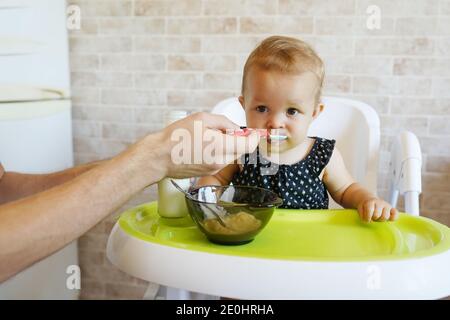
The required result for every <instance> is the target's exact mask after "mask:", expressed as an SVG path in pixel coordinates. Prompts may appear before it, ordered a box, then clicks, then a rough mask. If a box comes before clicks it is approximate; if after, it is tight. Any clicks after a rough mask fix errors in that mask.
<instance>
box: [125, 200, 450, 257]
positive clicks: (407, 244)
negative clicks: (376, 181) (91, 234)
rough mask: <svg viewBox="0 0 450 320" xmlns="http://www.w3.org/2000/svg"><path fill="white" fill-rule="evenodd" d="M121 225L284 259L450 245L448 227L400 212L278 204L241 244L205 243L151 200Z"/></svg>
mask: <svg viewBox="0 0 450 320" xmlns="http://www.w3.org/2000/svg"><path fill="white" fill-rule="evenodd" d="M119 225H120V227H121V228H122V229H123V230H124V231H125V232H126V233H127V234H129V235H130V236H133V237H136V238H138V239H141V240H144V241H148V242H151V243H156V244H162V245H167V246H171V247H175V248H181V249H187V250H196V251H203V252H209V253H216V254H226V255H234V256H245V257H258V258H267V259H284V260H309V261H342V262H345V261H369V260H396V259H410V258H420V257H425V256H430V255H434V254H439V253H443V252H445V251H447V250H449V249H450V229H449V228H448V227H447V226H445V225H443V224H440V223H438V222H435V221H433V220H431V219H427V218H423V217H414V216H410V215H407V214H404V213H401V214H400V217H399V219H398V220H397V221H395V222H371V223H363V222H361V221H360V219H359V216H358V214H357V212H356V210H289V209H277V210H276V211H275V212H274V214H273V217H272V219H271V220H270V221H269V223H268V225H267V226H266V227H265V228H264V229H263V230H262V231H261V233H259V234H258V235H257V236H256V238H255V240H254V241H252V242H251V243H249V244H246V245H241V246H223V245H217V244H213V243H211V242H209V241H208V240H207V239H206V237H205V236H204V235H203V234H202V233H201V232H200V230H199V229H198V228H197V227H196V226H195V225H194V223H193V222H192V220H191V219H190V218H189V217H187V218H183V219H164V218H161V217H159V215H158V213H157V203H156V202H152V203H149V204H144V205H141V206H139V207H136V208H133V209H130V210H128V211H126V212H124V213H123V214H122V215H121V217H120V219H119Z"/></svg>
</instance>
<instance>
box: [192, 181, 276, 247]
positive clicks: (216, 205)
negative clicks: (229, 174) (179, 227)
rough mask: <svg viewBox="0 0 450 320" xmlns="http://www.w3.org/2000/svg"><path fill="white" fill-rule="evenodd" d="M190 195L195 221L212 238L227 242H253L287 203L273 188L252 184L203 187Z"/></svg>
mask: <svg viewBox="0 0 450 320" xmlns="http://www.w3.org/2000/svg"><path fill="white" fill-rule="evenodd" d="M189 194H190V197H188V196H186V204H187V207H188V210H189V214H190V216H191V218H192V220H193V221H194V222H195V223H196V225H197V226H198V228H199V229H200V230H201V231H202V232H203V233H204V234H205V235H206V237H207V238H208V240H210V241H211V242H214V243H218V244H226V245H237V244H245V243H248V242H250V241H252V240H253V239H254V238H255V236H256V235H257V234H258V233H259V232H260V231H261V230H262V229H264V227H265V226H266V224H267V223H268V222H269V220H270V218H271V217H272V214H273V212H274V210H275V208H276V207H278V206H280V205H281V204H282V203H283V201H282V199H281V198H280V197H278V195H277V194H276V193H274V192H273V191H270V190H267V189H263V188H258V187H249V186H203V187H200V188H197V189H194V190H192V191H190V192H189Z"/></svg>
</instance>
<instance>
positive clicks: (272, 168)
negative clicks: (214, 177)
mask: <svg viewBox="0 0 450 320" xmlns="http://www.w3.org/2000/svg"><path fill="white" fill-rule="evenodd" d="M313 138H314V139H315V141H314V144H313V146H312V148H311V150H310V152H309V154H308V155H307V156H306V157H305V158H304V159H303V160H300V161H299V162H297V163H294V164H292V165H285V164H276V163H273V162H270V161H269V160H267V159H265V158H264V157H263V156H262V155H260V153H259V148H257V149H256V150H255V152H253V153H252V154H245V155H243V159H241V160H242V165H243V168H242V170H240V171H239V172H237V173H236V174H235V175H234V176H233V179H232V180H231V182H232V183H233V185H243V186H256V187H261V188H265V189H270V190H272V191H274V192H276V193H277V194H278V195H279V196H280V197H281V198H282V199H283V205H282V206H281V208H289V209H328V193H327V189H326V187H325V185H324V183H323V182H322V180H321V179H320V178H319V175H320V173H321V172H322V170H323V169H324V168H325V166H326V165H327V164H328V161H329V160H330V157H331V155H332V153H333V149H334V145H335V142H336V141H335V140H328V139H324V138H319V137H313Z"/></svg>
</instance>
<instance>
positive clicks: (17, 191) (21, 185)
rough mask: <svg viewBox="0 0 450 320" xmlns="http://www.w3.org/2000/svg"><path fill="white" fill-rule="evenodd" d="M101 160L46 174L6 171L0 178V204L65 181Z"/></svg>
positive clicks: (99, 162)
mask: <svg viewBox="0 0 450 320" xmlns="http://www.w3.org/2000/svg"><path fill="white" fill-rule="evenodd" d="M101 163H103V161H97V162H93V163H88V164H83V165H79V166H76V167H74V168H70V169H66V170H63V171H59V172H54V173H48V174H24V173H17V172H6V173H5V174H4V176H3V178H2V179H1V180H0V204H3V203H6V202H10V201H14V200H17V199H21V198H25V197H28V196H30V195H33V194H35V193H38V192H42V191H44V190H47V189H50V188H53V187H55V186H57V185H60V184H62V183H65V182H67V181H69V180H72V179H73V178H75V177H77V176H79V175H80V174H82V173H84V172H86V171H89V170H91V169H92V168H95V167H96V166H98V165H99V164H101Z"/></svg>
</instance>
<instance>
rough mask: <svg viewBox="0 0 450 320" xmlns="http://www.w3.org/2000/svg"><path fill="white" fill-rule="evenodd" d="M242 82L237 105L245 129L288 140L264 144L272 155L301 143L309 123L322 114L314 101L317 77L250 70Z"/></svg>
mask: <svg viewBox="0 0 450 320" xmlns="http://www.w3.org/2000/svg"><path fill="white" fill-rule="evenodd" d="M246 82H247V83H246V87H245V94H244V96H243V97H242V96H241V97H239V101H240V102H241V104H242V106H243V107H244V109H245V114H246V118H247V127H249V128H263V129H268V130H269V132H270V133H271V134H281V135H286V136H287V137H288V139H287V140H284V141H281V142H278V141H274V140H273V141H270V140H268V143H269V148H270V149H271V150H272V151H277V152H283V151H286V150H289V149H291V148H294V147H295V146H297V145H299V144H301V143H302V142H304V141H305V139H306V136H307V132H308V128H309V126H310V124H311V122H312V121H313V120H314V119H315V118H316V117H317V116H318V115H319V113H320V111H321V110H322V106H320V105H316V101H315V96H316V92H317V89H318V85H319V81H318V80H317V77H316V76H315V75H314V74H313V73H312V72H304V73H301V74H295V75H290V74H283V73H280V72H277V71H266V70H262V69H260V68H258V67H253V68H252V69H251V70H250V72H249V73H248V75H247V79H246Z"/></svg>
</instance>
